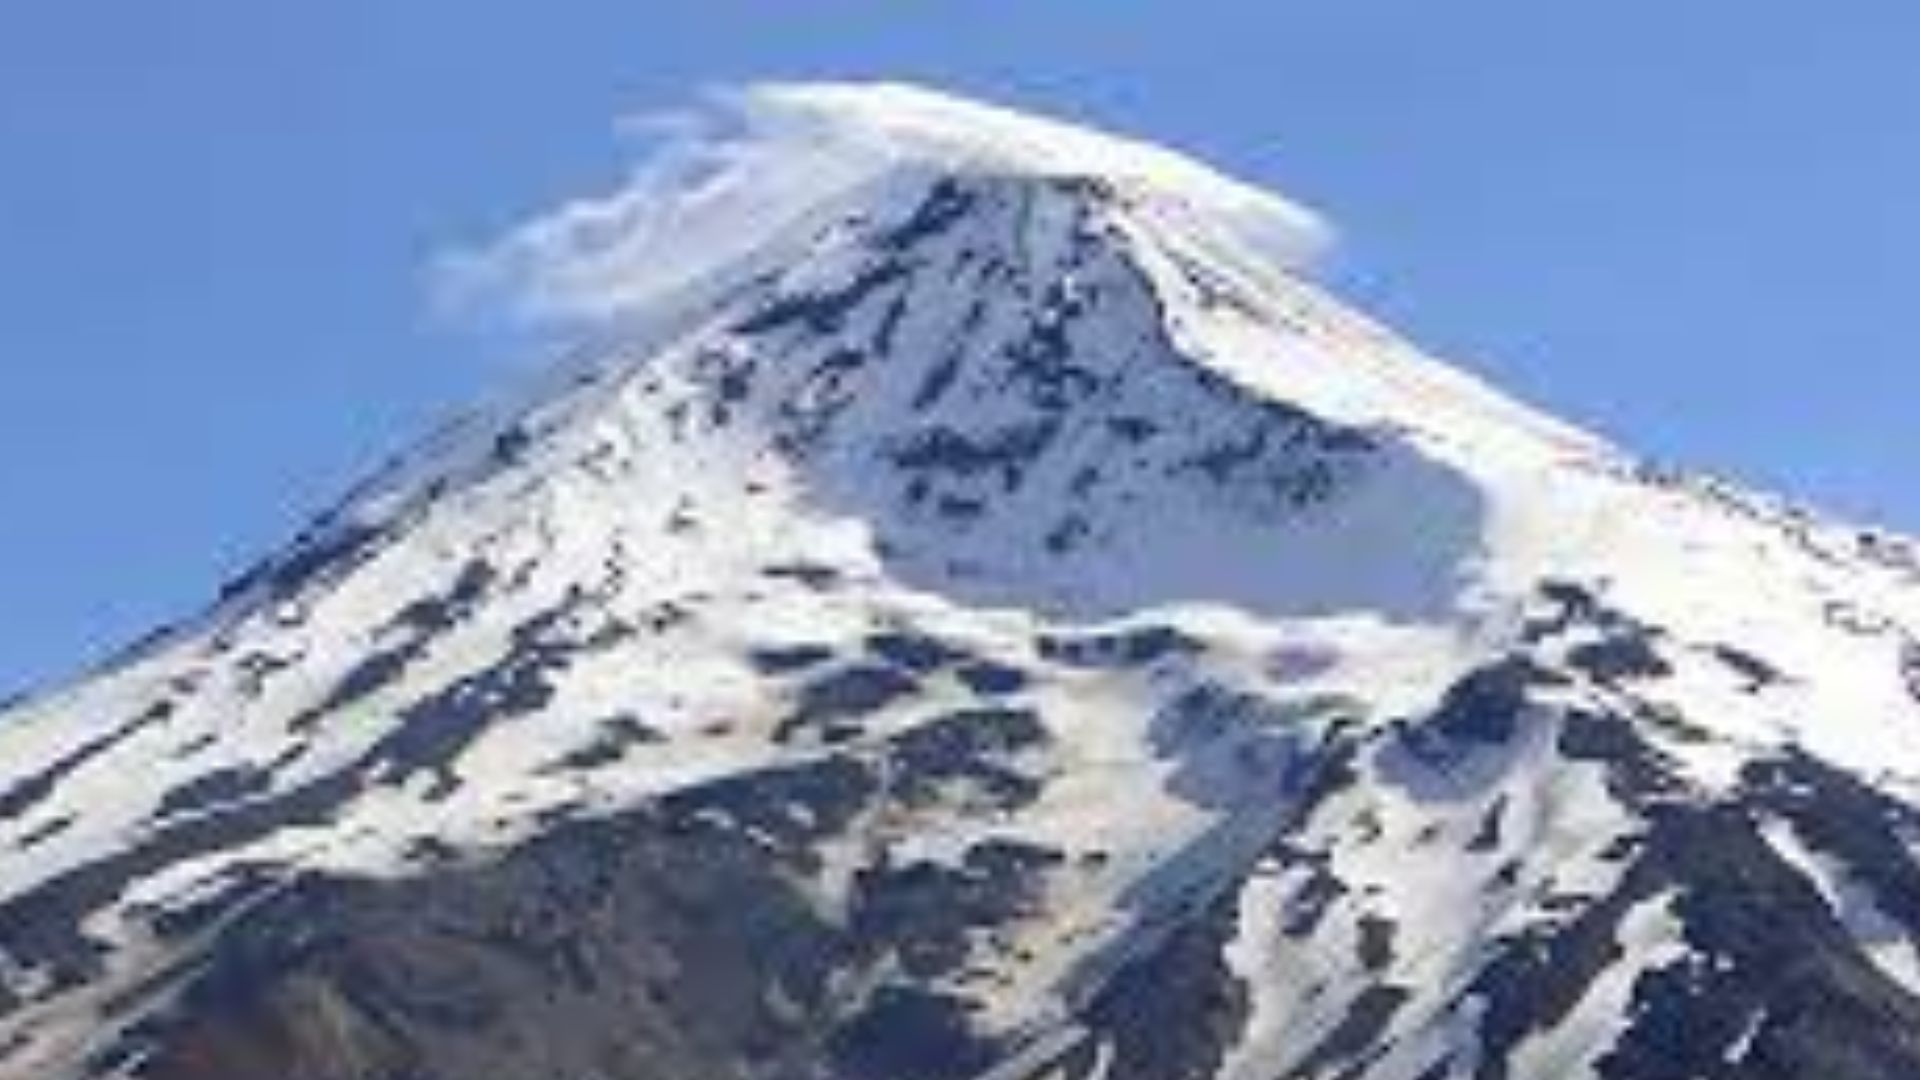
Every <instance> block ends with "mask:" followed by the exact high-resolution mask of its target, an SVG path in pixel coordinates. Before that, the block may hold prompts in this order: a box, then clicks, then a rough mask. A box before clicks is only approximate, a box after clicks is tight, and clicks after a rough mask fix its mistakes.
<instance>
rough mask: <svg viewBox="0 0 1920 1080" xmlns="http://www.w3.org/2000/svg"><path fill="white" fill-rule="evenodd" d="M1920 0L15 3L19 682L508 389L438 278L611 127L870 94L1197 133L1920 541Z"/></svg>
mask: <svg viewBox="0 0 1920 1080" xmlns="http://www.w3.org/2000/svg"><path fill="white" fill-rule="evenodd" d="M1916 43H1920V5H1915V4H1914V3H1912V0H1885V2H1857V3H1849V4H1835V5H1807V4H1764V3H1763V4H1754V3H1751V2H1750V0H1748V2H1738V0H1686V2H1684V3H1676V2H1674V0H1616V2H1612V3H1607V4H1572V3H1563V4H1547V3H1541V2H1539V0H1487V2H1478V0H1472V2H1466V3H1456V4H1440V3H1434V2H1432V0H1399V2H1391V3H1390V2H1383V0H1338V2H1332V0H1312V2H1308V0H1181V2H1174V0H1133V2H1125V0H916V2H904V0H888V2H881V0H869V2H832V0H817V2H812V3H804V4H803V3H783V2H778V0H752V2H748V0H568V2H566V3H564V4H529V3H519V2H508V0H495V2H486V0H325V2H323V3H295V2H292V0H279V2H274V0H167V2H165V3H131V4H108V3H105V2H104V0H65V2H58V3H55V2H34V0H18V2H11V3H6V4H4V5H0V693H3V692H4V691H5V690H6V689H8V688H13V687H20V686H23V685H26V684H29V683H32V682H38V681H44V680H46V679H48V678H52V677H56V676H58V675H59V674H61V673H63V672H68V671H71V670H72V669H74V668H75V667H76V666H77V665H79V664H81V663H83V662H84V661H86V660H88V659H90V658H93V657H95V656H97V655H99V654H100V653H102V652H103V651H104V650H106V649H108V648H111V647H113V646H115V645H117V644H119V643H121V642H123V641H124V640H125V639H127V638H129V637H131V636H133V635H135V634H137V633H139V632H141V631H143V630H144V629H146V628H148V627H150V626H151V625H153V624H155V623H157V622H159V621H161V620H163V619H165V618H168V617H171V616H175V615H180V614H184V613H187V612H189V611H191V610H192V609H194V608H195V607H196V606H197V605H199V604H200V603H201V602H202V601H203V600H204V599H205V598H206V597H207V596H208V595H210V593H211V591H212V590H213V588H214V587H215V586H216V584H217V583H218V582H219V581H220V580H221V579H223V578H224V577H225V576H227V575H228V574H229V573H231V572H232V571H234V570H235V569H236V568H237V567H238V566H240V565H241V564H242V563H243V562H245V561H246V560H247V559H248V558H250V557H251V556H253V555H255V554H258V553H260V552H262V551H263V550H265V549H266V548H268V547H269V546H270V545H272V544H273V543H274V542H276V541H277V540H278V539H280V538H281V537H283V536H284V535H286V534H287V533H289V532H290V531H291V529H292V528H293V527H295V525H296V524H297V523H298V522H299V520H301V519H302V518H303V517H304V516H305V515H306V513H307V512H309V511H311V510H313V509H316V508H317V507H319V506H320V505H321V504H323V503H324V502H326V501H328V500H329V499H330V498H331V497H332V496H333V495H334V494H335V493H336V492H337V491H338V490H340V489H341V488H342V487H343V486H344V485H345V484H346V483H348V482H349V481H350V480H351V479H353V478H354V477H355V476H356V475H357V474H358V473H360V472H362V471H364V470H365V469H366V468H367V467H368V466H370V465H371V464H372V463H373V462H374V461H375V460H376V458H377V457H379V456H380V455H382V454H384V453H385V452H387V451H389V450H391V449H394V448H395V447H396V446H397V445H399V444H400V443H402V442H404V441H405V440H406V439H407V438H408V437H409V436H410V435H412V434H414V433H417V432H419V431H421V430H422V429H423V428H424V427H425V426H426V425H427V424H429V423H430V422H431V421H432V420H433V419H434V418H435V417H436V416H438V415H439V414H441V413H442V412H443V411H444V410H446V409H447V408H448V407H450V406H452V405H454V404H457V403H459V402H462V401H465V400H467V399H469V398H472V397H474V396H475V395H476V394H478V393H480V392H481V391H483V390H484V389H485V388H486V387H488V386H490V385H492V384H495V383H497V382H498V381H499V380H500V379H502V378H503V377H509V376H510V374H511V366H510V365H507V364H505V363H503V361H502V359H501V358H500V357H499V356H498V355H497V353H498V352H499V349H498V348H497V346H491V345H489V344H488V343H486V342H484V341H482V340H480V339H478V338H477V337H476V336H474V335H472V334H465V333H462V332H460V331H458V330H457V329H453V328H449V327H447V326H445V325H444V324H437V323H436V321H435V320H434V319H433V318H431V317H430V315H429V312H428V308H427V305H426V303H425V296H424V289H423V270H422V268H423V265H424V264H425V263H426V262H427V261H428V260H429V259H431V258H432V256H433V255H434V254H435V253H437V252H441V251H444V250H447V249H449V248H454V247H460V246H468V245H472V244H474V243H476V242H479V241H483V240H485V239H488V238H490V237H491V236H493V235H494V234H495V233H496V232H497V231H498V230H499V229H500V228H501V227H503V226H505V225H507V224H509V223H511V222H513V221H515V220H517V219H520V218H522V217H525V216H527V215H529V214H531V213H533V212H535V211H538V210H540V209H542V208H545V207H547V206H549V205H551V204H553V203H555V202H557V201H559V200H561V199H563V198H565V197H568V196H570V195H574V194H578V193H582V192H587V191H592V190H595V189H598V188H601V187H605V186H608V185H609V184H610V183H611V182H612V181H613V179H614V178H615V176H616V175H617V172H618V170H619V169H620V167H621V163H622V160H623V158H622V155H623V154H624V152H625V150H624V149H623V148H622V147H621V146H620V145H619V144H618V143H617V142H616V141H615V140H614V139H613V138H612V137H611V134H610V130H611V128H610V125H611V121H612V120H613V118H615V117H616V116H618V115H621V114H624V113H629V112H632V111H636V110H646V109H652V108H658V107H662V106H671V105H675V104H679V103H683V102H684V101H685V100H686V98H687V97H688V96H689V95H690V94H691V93H692V92H693V91H694V90H695V89H696V88H698V87H700V86H702V85H705V84H711V83H723V82H729V81H738V80H746V79H754V78H765V77H786V78H794V77H810V76H820V77H826V76H831V77H868V76H874V77H879V76H884V77H894V78H908V79H916V80H923V81H927V82H931V83H934V84H937V85H940V86H944V87H947V88H950V89H955V90H959V91H963V92H971V93H975V94H980V95H985V96H990V97H993V98H996V99H999V100H1003V101H1006V102H1009V103H1012V104H1017V105H1028V106H1032V107H1037V108H1041V109H1045V110H1049V111H1053V112H1058V113H1064V114H1068V115H1072V116H1080V117H1085V118H1088V119H1091V120H1094V121H1096V122H1099V123H1102V124H1104V125H1106V126H1111V127H1115V128H1119V129H1123V130H1129V131H1134V132H1138V133H1141V134H1144V135H1148V136H1152V137H1155V138H1158V139H1161V140H1163V141H1167V142H1171V143H1174V144H1176V145H1180V146H1184V147H1187V148H1189V149H1192V150H1195V151H1198V152H1200V153H1201V154H1202V155H1203V156H1206V157H1209V158H1211V159H1213V160H1215V161H1216V162H1218V163H1220V164H1222V165H1224V166H1227V167H1228V168H1229V169H1230V170H1232V171H1236V172H1238V173H1241V174H1243V175H1246V176H1248V177H1250V178H1253V179H1256V180H1261V181H1265V182H1269V183H1271V184H1273V185H1275V186H1278V187H1280V188H1282V189H1283V190H1285V191H1287V192H1289V193H1291V194H1293V195H1294V196H1295V197H1297V198H1300V199H1302V200H1303V201H1306V202H1308V203H1310V204H1313V205H1315V206H1317V207H1319V208H1321V209H1323V210H1324V211H1326V212H1327V213H1328V214H1329V216H1331V217H1332V218H1333V219H1334V220H1335V221H1336V222H1337V223H1339V225H1340V226H1341V229H1342V232H1343V234H1344V235H1345V238H1346V242H1345V246H1344V248H1343V254H1342V256H1341V258H1340V262H1339V265H1338V266H1337V268H1336V270H1335V272H1336V274H1337V275H1338V276H1339V277H1340V278H1341V279H1343V280H1344V281H1345V282H1346V285H1347V288H1348V291H1349V292H1350V293H1352V294H1354V295H1356V296H1357V297H1358V298H1359V299H1361V300H1362V301H1363V302H1365V303H1366V304H1368V305H1369V306H1371V307H1372V308H1373V309H1374V310H1375V311H1376V312H1379V313H1381V314H1383V315H1385V316H1386V317H1388V318H1389V319H1391V320H1392V321H1394V322H1396V323H1397V324H1398V325H1400V326H1401V327H1402V328H1404V329H1406V330H1408V331H1410V332H1411V333H1413V334H1414V335H1415V336H1416V337H1418V338H1420V339H1421V340H1422V341H1424V342H1425V343H1427V344H1428V345H1429V346H1431V347H1433V348H1434V349H1436V350H1438V351H1440V352H1442V353H1445V354H1448V355H1451V356H1454V357H1456V358H1458V359H1461V360H1463V361H1465V362H1467V363H1468V364H1469V365H1470V366H1473V367H1476V368H1478V369H1479V370H1481V371H1483V372H1486V373H1488V374H1490V375H1491V376H1493V377H1494V378H1495V379H1497V380H1499V381H1502V382H1504V383H1505V384H1506V385H1508V386H1509V387H1510V388H1513V389H1515V390H1516V391H1518V392H1520V393H1521V394H1523V395H1524V396H1527V397H1529V398H1532V399H1534V400H1537V401H1540V402H1543V403H1545V404H1547V405H1549V406H1552V407H1554V408H1556V409H1557V410H1559V411H1561V412H1563V413H1565V414H1569V415H1571V416H1573V417H1575V418H1578V419H1580V420H1582V421H1585V422H1587V423H1590V424H1593V425H1596V426H1598V427H1600V428H1601V429H1603V430H1606V431H1608V432H1609V433H1611V434H1613V435H1615V436H1617V437H1619V438H1622V439H1624V440H1626V441H1628V442H1630V443H1633V444H1635V445H1637V446H1639V447H1641V448H1644V449H1645V450H1647V451H1648V452H1650V453H1652V454H1654V455H1657V456H1660V457H1663V458H1668V459H1676V460H1680V461H1684V462H1688V463H1696V464H1704V465H1709V466H1712V467H1715V468H1716V469H1718V470H1720V471H1723V472H1727V473H1730V474H1733V475H1736V476H1739V477H1742V478H1745V479H1749V480H1752V481H1755V482H1759V483H1763V484H1766V485H1769V486H1773V487H1777V488H1781V489H1785V490H1787V491H1789V492H1791V493H1793V494H1796V495H1799V496H1802V497H1805V498H1808V499H1810V500H1813V501H1816V502H1819V503H1823V504H1826V505H1829V506H1832V507H1835V508H1838V509H1841V510H1844V511H1847V512H1849V513H1853V514H1856V515H1860V516H1863V517H1866V518H1870V519H1875V520H1880V521H1884V522H1889V523H1893V524H1897V525H1901V526H1904V527H1907V528H1909V529H1912V528H1916V527H1920V484H1917V483H1916V482H1915V481H1914V479H1913V478H1912V476H1911V470H1912V469H1913V467H1914V466H1915V465H1916V464H1920V422H1916V420H1915V414H1916V413H1917V412H1920V407H1916V399H1917V398H1920V393H1917V392H1920V356H1916V349H1915V347H1914V344H1913V343H1914V341H1915V340H1916V333H1915V331H1914V330H1913V328H1911V327H1910V326H1909V320H1910V319H1911V318H1912V317H1913V315H1914V313H1915V310H1916V307H1917V306H1920V288H1916V286H1920V273H1917V272H1916V271H1915V269H1914V261H1913V257H1912V253H1913V252H1914V251H1915V250H1916V249H1917V248H1920V194H1916V193H1920V112H1917V111H1916V110H1920V64H1916V63H1915V62H1914V59H1913V50H1914V48H1915V45H1916Z"/></svg>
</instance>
